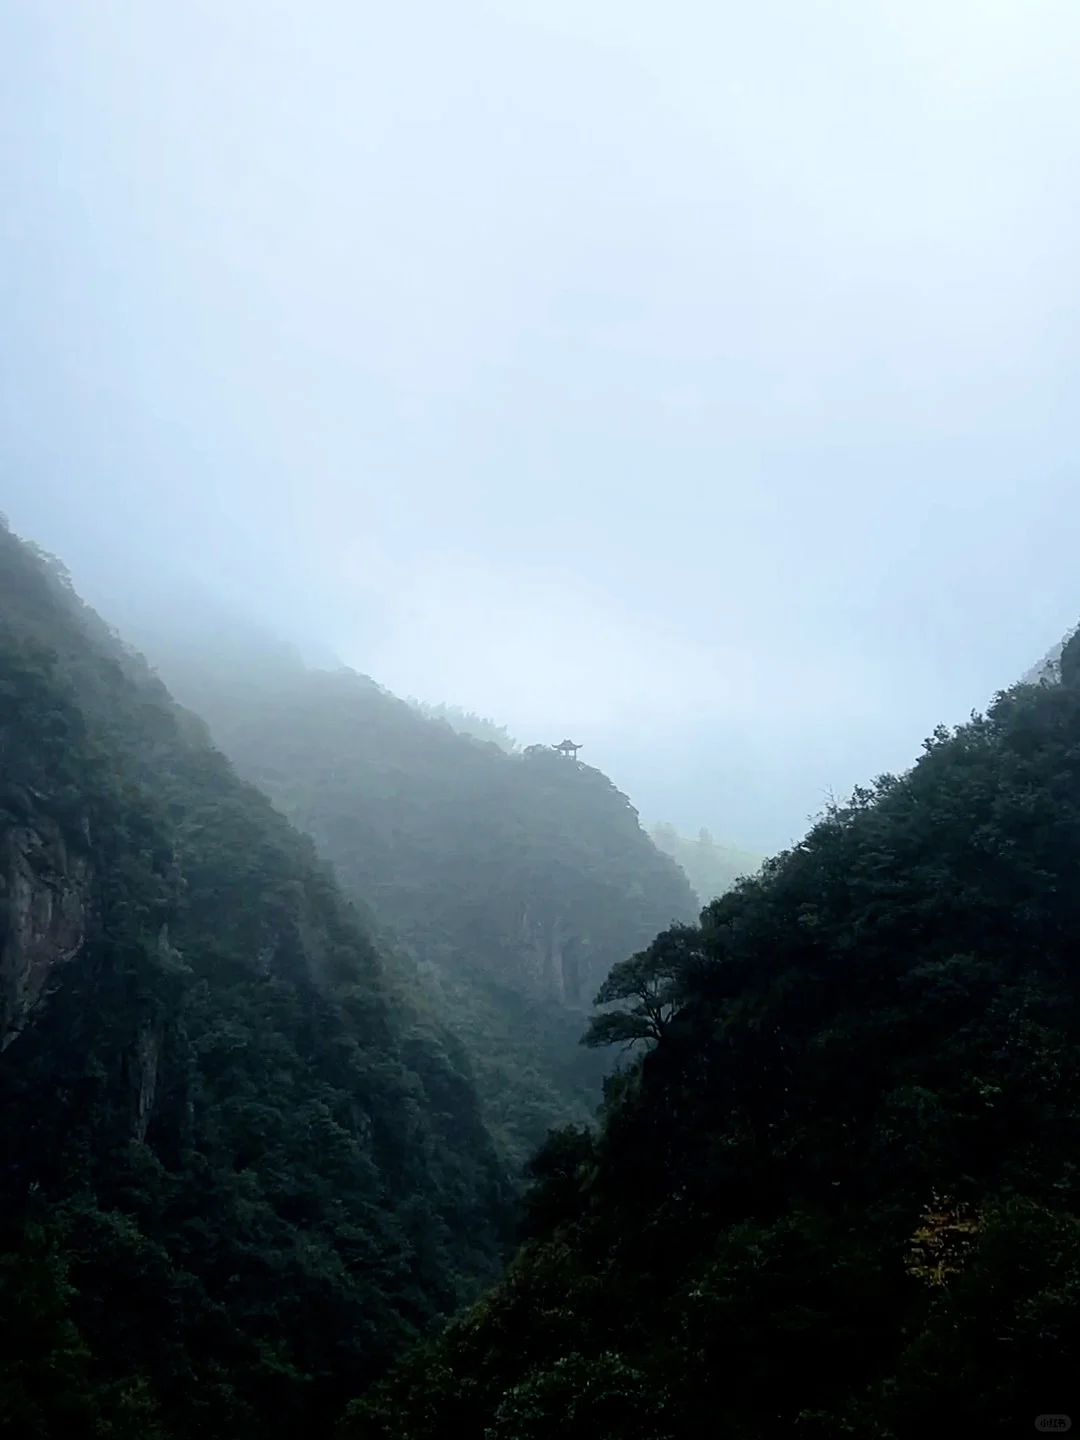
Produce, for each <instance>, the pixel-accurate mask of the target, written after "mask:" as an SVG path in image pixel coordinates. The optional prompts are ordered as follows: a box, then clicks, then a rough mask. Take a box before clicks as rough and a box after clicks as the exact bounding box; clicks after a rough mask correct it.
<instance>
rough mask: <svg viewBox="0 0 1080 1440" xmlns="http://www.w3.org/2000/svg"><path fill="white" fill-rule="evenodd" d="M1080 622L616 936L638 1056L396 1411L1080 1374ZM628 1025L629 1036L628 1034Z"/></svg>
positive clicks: (982, 1393)
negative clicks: (802, 832)
mask: <svg viewBox="0 0 1080 1440" xmlns="http://www.w3.org/2000/svg"><path fill="white" fill-rule="evenodd" d="M1074 650H1075V651H1076V652H1077V653H1080V640H1078V641H1077V643H1076V645H1075V646H1073V647H1072V649H1070V647H1069V646H1066V650H1065V654H1064V655H1063V657H1062V663H1061V669H1060V673H1061V677H1062V682H1061V683H1060V684H1056V685H1046V686H1020V687H1017V688H1016V689H1014V690H1012V691H1010V692H1009V693H1007V694H1005V695H1003V696H1000V697H999V698H998V699H997V700H996V702H995V704H994V705H993V707H992V708H991V710H990V711H989V713H988V714H987V715H986V716H984V717H978V718H974V719H973V720H972V721H971V723H970V724H968V725H965V726H964V727H962V728H960V729H959V730H957V731H956V732H954V733H947V732H946V731H944V730H941V731H939V732H937V733H936V734H935V735H934V736H933V738H932V739H931V740H930V741H928V743H927V746H926V751H925V754H924V755H923V756H922V757H921V759H920V760H919V762H918V763H917V765H916V766H915V767H914V768H913V770H912V771H911V772H909V773H908V774H906V775H904V776H901V777H891V776H885V777H882V778H881V779H879V780H878V781H877V782H876V783H875V784H874V785H873V786H872V787H871V788H869V789H865V790H859V791H857V792H856V794H855V795H854V797H853V798H852V800H851V802H850V804H848V805H846V806H842V807H833V808H832V809H830V810H829V811H828V812H827V813H826V815H825V816H824V818H823V819H822V820H821V821H820V822H819V823H818V824H816V825H815V826H814V828H813V829H812V830H811V832H810V833H809V834H808V836H807V838H806V839H805V840H804V841H803V842H802V843H801V844H799V845H798V846H796V847H795V848H794V849H793V850H791V851H790V852H787V853H785V854H783V855H781V856H779V857H778V858H776V859H773V860H771V861H769V862H767V863H766V864H765V866H764V867H763V869H762V872H761V873H760V874H759V875H758V876H756V877H753V878H751V879H746V880H743V881H742V882H740V883H739V884H738V885H737V886H736V887H735V889H734V890H733V891H731V892H730V893H729V894H727V895H725V896H723V897H722V898H720V899H718V900H716V901H714V902H713V903H712V905H711V906H710V907H709V908H708V909H707V910H706V911H705V913H704V914H703V916H702V919H701V923H700V924H699V925H696V926H676V927H674V928H671V929H669V930H668V931H667V932H665V933H664V934H662V935H661V936H659V937H658V938H657V940H656V941H655V942H654V944H653V945H652V946H650V947H647V948H646V949H645V950H644V951H640V952H638V953H637V954H635V955H634V956H633V957H632V958H629V959H627V960H626V961H624V962H623V963H622V964H621V965H620V966H618V967H616V969H615V971H614V972H613V975H612V977H611V979H610V981H609V983H608V986H607V989H606V992H605V993H606V995H607V997H608V998H610V999H612V1000H616V1001H618V1002H619V1003H620V1005H621V1007H622V1018H619V1019H613V1018H611V1017H610V1016H604V1017H598V1018H597V1020H596V1021H595V1022H594V1025H593V1031H592V1039H593V1040H594V1041H596V1042H597V1043H601V1042H605V1041H616V1042H621V1043H624V1044H626V1043H629V1044H632V1045H633V1047H634V1051H637V1052H639V1053H638V1054H637V1058H636V1059H634V1060H632V1061H630V1062H628V1063H627V1065H626V1066H625V1067H624V1069H623V1070H622V1071H621V1072H620V1073H619V1074H618V1075H617V1076H616V1077H615V1078H614V1079H613V1080H612V1081H611V1082H609V1085H608V1094H607V1101H606V1106H605V1112H604V1116H603V1121H602V1125H601V1128H600V1130H599V1132H598V1133H597V1134H592V1133H590V1132H588V1131H586V1130H582V1129H573V1128H571V1129H568V1130H565V1131H564V1132H562V1133H560V1134H557V1135H555V1136H553V1137H552V1139H551V1140H550V1142H549V1143H548V1144H547V1146H546V1147H545V1148H544V1149H543V1150H542V1151H541V1153H540V1154H539V1155H538V1156H537V1157H536V1159H535V1160H534V1162H533V1165H532V1172H533V1175H534V1186H533V1189H532V1192H531V1194H530V1195H529V1197H528V1224H527V1239H526V1242H525V1244H524V1246H523V1248H522V1249H521V1250H520V1252H519V1253H518V1255H517V1256H516V1258H515V1259H514V1261H513V1262H512V1264H511V1265H510V1268H509V1270H508V1273H507V1275H506V1277H505V1278H504V1280H503V1281H502V1283H501V1284H500V1285H499V1286H498V1287H497V1288H496V1289H495V1290H494V1291H493V1292H492V1293H491V1294H490V1295H488V1296H487V1297H486V1298H485V1299H483V1300H482V1301H480V1302H479V1303H478V1304H477V1305H476V1306H475V1307H473V1308H472V1309H471V1310H470V1311H469V1312H468V1313H467V1314H465V1315H464V1316H463V1317H462V1318H460V1319H458V1320H457V1321H455V1322H454V1323H453V1324H452V1325H451V1326H450V1327H449V1328H448V1329H447V1331H446V1332H445V1333H444V1334H443V1336H442V1337H441V1338H439V1339H437V1340H436V1341H434V1342H432V1343H431V1344H429V1345H427V1346H424V1347H421V1348H420V1349H418V1350H417V1351H415V1352H414V1353H413V1354H412V1355H411V1356H410V1358H409V1359H408V1361H407V1362H406V1363H405V1364H404V1365H403V1367H402V1368H401V1369H399V1370H398V1371H397V1372H396V1373H395V1375H394V1377H393V1379H392V1380H391V1381H389V1382H387V1383H386V1384H384V1385H381V1386H377V1387H376V1388H375V1389H374V1390H373V1391H371V1392H369V1393H368V1394H367V1395H366V1396H365V1397H364V1398H363V1399H362V1400H361V1401H360V1402H358V1403H357V1404H356V1405H355V1406H354V1407H353V1411H352V1415H351V1419H350V1421H349V1422H347V1423H346V1425H345V1427H344V1430H343V1433H344V1434H346V1435H348V1436H357V1437H365V1440H375V1437H390V1436H393V1437H394V1440H437V1437H438V1440H441V1437H449V1436H460V1437H467V1440H555V1437H558V1440H573V1437H578V1436H581V1437H586V1436H587V1437H589V1440H631V1437H633V1440H679V1437H685V1436H698V1435H721V1436H725V1437H733V1440H771V1437H774V1436H775V1437H777V1440H779V1437H791V1436H812V1437H821V1440H826V1437H828V1440H832V1437H837V1436H845V1435H851V1436H859V1437H865V1440H917V1437H922V1436H924V1435H930V1434H938V1433H941V1434H964V1435H980V1436H982V1435H986V1436H993V1435H1007V1434H1013V1433H1020V1432H1021V1431H1022V1432H1023V1433H1025V1434H1026V1433H1031V1428H1032V1424H1033V1421H1034V1418H1035V1416H1037V1415H1039V1414H1045V1413H1060V1412H1064V1413H1066V1414H1069V1413H1071V1415H1072V1416H1073V1419H1074V1421H1075V1419H1076V1416H1077V1406H1078V1405H1080V1362H1078V1358H1077V1357H1078V1356H1080V964H1078V956H1080V683H1078V682H1080V664H1078V663H1076V662H1075V660H1074V656H1073V653H1072V652H1073V651H1074ZM633 1053H634V1052H633V1051H632V1052H631V1054H633Z"/></svg>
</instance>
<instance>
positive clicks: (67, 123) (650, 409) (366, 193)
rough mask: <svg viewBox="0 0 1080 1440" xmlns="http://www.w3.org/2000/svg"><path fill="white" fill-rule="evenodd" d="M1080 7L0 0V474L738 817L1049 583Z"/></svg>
mask: <svg viewBox="0 0 1080 1440" xmlns="http://www.w3.org/2000/svg"><path fill="white" fill-rule="evenodd" d="M1078 54H1080V6H1078V5H1077V4H1076V0H996V3H995V0H970V3H967V0H833V3H827V0H754V3H753V4H745V3H738V4H736V3H723V0H664V3H659V0H651V3H645V0H483V3H481V0H473V3H466V0H431V3H413V0H393V3H389V4H388V3H365V0H290V3H286V0H0V165H2V174H0V178H2V181H3V184H2V187H0V317H2V321H0V462H2V468H0V508H3V509H5V510H6V511H7V512H8V513H9V515H10V517H11V520H12V522H13V524H14V525H15V527H16V528H17V529H18V530H20V531H21V532H22V533H25V534H28V535H30V536H32V537H33V538H36V539H37V540H39V541H40V542H41V543H43V544H45V545H46V546H47V547H49V548H51V549H55V550H57V551H59V552H60V553H61V554H62V555H63V557H64V558H65V559H66V560H67V561H68V563H69V564H70V566H71V568H72V570H73V571H74V573H75V577H76V581H77V582H78V583H79V584H80V585H81V586H82V588H83V589H84V591H85V592H86V593H87V594H88V596H89V597H90V598H91V599H93V600H94V601H95V602H99V603H100V604H101V605H102V607H103V608H105V609H106V610H108V609H109V608H112V609H113V610H114V612H119V611H120V610H121V609H123V607H124V605H125V604H126V603H128V601H127V600H126V599H125V596H124V591H125V587H126V590H127V591H128V592H129V594H130V592H131V591H132V590H134V589H137V588H138V587H139V586H142V585H144V584H148V583H150V582H151V581H153V580H155V579H157V578H160V577H161V576H162V575H163V574H164V573H166V572H167V571H168V570H169V568H170V567H171V568H172V570H173V571H175V572H176V573H177V574H193V575H196V576H198V577H200V578H201V579H203V580H204V581H207V582H209V583H210V584H212V585H213V586H214V587H215V588H217V589H218V590H219V591H220V592H221V593H222V594H223V595H224V596H226V597H228V598H231V599H237V598H239V597H244V596H246V597H247V598H248V599H249V601H250V603H251V605H252V607H253V608H254V609H255V610H256V611H257V612H258V614H259V615H260V616H262V617H263V618H264V619H266V620H267V621H268V622H269V623H271V624H273V625H275V626H276V627H278V628H279V629H282V630H286V631H291V632H293V633H297V634H303V635H307V636H311V637H318V638H319V639H321V640H322V641H323V642H325V644H327V645H328V646H330V647H332V648H333V649H334V650H335V651H336V652H337V653H338V654H340V655H341V656H342V658H343V659H345V660H346V661H348V662H349V663H352V664H355V665H356V666H357V667H358V668H360V669H363V670H366V671H368V672H370V673H371V674H373V675H374V676H375V677H376V678H377V679H379V680H381V681H382V682H383V683H384V684H387V685H389V686H390V687H391V688H393V689H396V690H398V691H399V692H402V693H411V694H415V695H419V696H422V697H424V698H429V699H446V700H449V701H453V702H458V703H461V704H464V705H466V706H469V707H471V708H475V709H479V710H481V711H484V712H486V713H490V714H492V715H494V716H495V717H497V718H498V719H500V720H503V721H505V722H506V723H507V724H508V725H509V726H510V728H511V730H512V731H513V732H514V733H516V734H517V735H519V736H520V737H521V738H523V739H524V740H526V741H532V740H537V739H539V740H557V739H560V738H562V735H563V734H564V733H567V732H569V733H570V734H571V735H572V738H574V739H576V740H580V741H583V742H585V744H586V746H587V749H586V750H585V751H583V752H582V758H583V759H589V760H591V761H592V762H593V763H596V764H600V765H601V766H603V767H604V768H605V769H607V770H608V771H609V773H610V774H612V776H613V778H614V779H615V780H616V781H617V783H619V784H620V785H622V786H623V788H625V789H627V790H628V791H629V793H630V794H631V795H632V797H633V798H634V799H635V802H636V803H637V804H638V805H639V807H640V808H641V810H642V811H643V813H644V814H645V815H646V816H647V817H649V818H652V817H653V816H662V817H664V818H669V819H671V820H673V821H675V822H676V823H678V824H681V825H683V826H684V827H696V826H697V825H699V824H709V825H711V826H713V828H714V829H715V830H716V831H717V832H718V833H722V834H724V835H725V836H727V837H728V838H730V839H732V840H735V841H741V842H744V843H746V844H748V845H757V846H761V847H767V848H771V847H774V846H777V845H780V844H783V843H786V842H787V841H788V840H790V839H791V838H793V837H795V836H796V835H797V834H798V833H800V832H801V830H802V829H803V828H804V822H805V818H806V816H807V814H808V813H809V812H811V811H814V810H817V809H818V808H819V807H820V805H821V803H822V801H823V798H824V796H825V794H826V792H827V791H828V790H829V789H830V788H832V789H834V790H836V791H837V792H838V793H844V792H846V791H848V790H849V789H850V787H851V785H852V784H853V783H855V782H857V781H859V780H865V779H867V778H869V777H870V776H872V775H873V774H875V773H877V772H878V771H880V770H883V769H886V768H896V767H899V766H903V765H905V764H906V763H908V762H909V761H910V760H911V759H913V758H914V756H915V754H916V753H917V751H918V749H919V746H920V744H921V741H922V738H923V737H924V736H925V735H926V734H927V733H928V732H929V731H930V729H931V728H932V727H933V725H934V724H935V723H936V722H937V721H938V720H947V721H955V720H960V719H963V718H964V717H965V716H966V714H967V713H968V712H969V711H970V710H971V709H972V708H973V707H976V706H982V705H983V704H985V702H986V701H987V700H988V699H989V697H990V696H991V694H992V693H993V691H994V690H995V689H996V688H997V687H999V686H1001V685H1005V684H1008V683H1010V682H1011V681H1012V680H1013V679H1014V678H1016V677H1017V676H1018V675H1019V674H1020V673H1021V672H1022V671H1023V670H1025V669H1026V668H1027V667H1028V666H1029V665H1030V664H1031V662H1032V661H1033V660H1035V659H1037V658H1038V657H1039V656H1040V655H1041V654H1042V653H1043V651H1045V650H1046V649H1047V648H1048V647H1049V646H1050V645H1051V644H1052V643H1053V641H1054V640H1055V639H1056V638H1057V637H1058V636H1059V635H1060V633H1061V632H1062V631H1063V630H1064V629H1065V628H1066V627H1067V626H1068V625H1070V624H1071V623H1072V622H1073V621H1074V620H1075V619H1076V618H1077V617H1078V616H1080V567H1078V566H1077V563H1076V556H1077V540H1078V531H1080V463H1078V460H1080V457H1078V452H1077V441H1078V434H1080V394H1078V389H1077V382H1078V379H1080V364H1078V360H1080V330H1078V301H1080V265H1078V263H1077V256H1078V254H1080V244H1078V242H1080V235H1078V229H1080V225H1078V221H1080V87H1078V86H1077V84H1076V70H1077V58H1078Z"/></svg>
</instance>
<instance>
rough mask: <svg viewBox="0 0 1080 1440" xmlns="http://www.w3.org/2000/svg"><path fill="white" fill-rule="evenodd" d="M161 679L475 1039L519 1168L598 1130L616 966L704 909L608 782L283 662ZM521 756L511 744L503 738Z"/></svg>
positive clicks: (477, 1063) (342, 673) (343, 678)
mask: <svg viewBox="0 0 1080 1440" xmlns="http://www.w3.org/2000/svg"><path fill="white" fill-rule="evenodd" d="M157 653H158V656H159V658H160V664H161V668H162V673H163V674H164V675H165V676H166V677H167V679H168V681H169V683H170V685H172V686H173V687H174V689H175V691H176V693H177V694H178V695H179V696H180V697H181V698H182V699H183V700H184V702H185V703H186V704H188V705H189V706H190V707H191V708H192V709H194V710H195V711H197V712H198V713H199V714H200V715H202V716H203V717H204V718H205V719H206V721H207V722H208V724H209V725H210V728H211V731H212V733H213V735H214V737H215V739H216V740H217V742H218V743H219V744H220V745H221V746H222V748H223V749H224V750H225V752H226V753H227V754H228V755H229V756H230V757H231V758H232V760H233V762H234V763H235V764H236V766H237V768H238V769H239V771H240V773H241V774H243V775H244V776H245V777H246V778H247V779H249V780H251V781H253V782H254V783H255V784H256V785H258V786H259V787H260V789H262V790H263V791H264V792H265V793H266V794H267V795H269V796H270V797H271V798H272V799H273V800H274V802H275V804H277V805H278V806H279V807H280V808H281V809H282V810H283V811H284V813H285V814H287V815H288V816H289V817H290V818H291V819H292V820H293V821H294V822H295V823H296V824H297V825H299V826H300V827H301V828H302V829H303V830H305V831H306V832H307V833H308V834H310V835H311V836H312V837H313V838H314V840H315V842H316V844H317V845H318V847H319V849H320V851H321V852H322V854H323V855H325V856H326V857H327V858H328V859H330V860H331V861H332V862H333V863H334V865H335V867H336V869H337V872H338V874H339V876H340V877H341V879H342V881H343V882H344V884H345V885H346V887H347V888H348V890H349V892H350V893H351V894H353V895H355V896H357V897H360V898H362V899H363V900H364V902H365V903H367V904H369V905H370V906H371V907H372V909H373V911H374V913H375V915H376V917H377V919H378V920H379V922H381V924H382V925H383V926H385V927H386V928H387V930H388V931H390V932H392V933H393V935H394V937H396V940H397V942H398V943H399V945H400V947H401V948H403V949H404V951H405V952H406V953H407V955H408V957H409V963H410V964H411V973H412V976H413V980H414V983H415V985H416V986H418V987H419V989H420V990H421V991H423V993H425V994H426V995H428V996H429V997H431V999H432V1003H433V1004H434V1005H435V1006H436V1007H437V1009H438V1011H439V1013H441V1014H443V1015H445V1016H446V1017H447V1019H448V1023H449V1024H450V1025H451V1027H452V1028H453V1030H454V1032H455V1034H456V1035H457V1036H458V1037H459V1038H460V1039H461V1041H462V1042H463V1043H464V1044H465V1046H466V1049H467V1051H468V1053H469V1055H470V1057H471V1060H472V1064H473V1066H474V1068H475V1071H476V1076H477V1083H478V1086H479V1088H480V1093H481V1096H482V1099H483V1103H484V1113H485V1115H486V1117H487V1119H488V1123H489V1125H490V1126H491V1128H492V1131H493V1133H494V1134H495V1136H496V1138H497V1139H498V1141H499V1143H500V1146H501V1147H502V1152H503V1154H504V1155H505V1156H506V1158H507V1163H508V1164H510V1165H511V1166H512V1167H516V1168H520V1166H521V1165H522V1164H523V1163H524V1161H525V1159H526V1158H527V1157H528V1155H529V1154H530V1153H531V1152H532V1150H533V1149H534V1147H535V1146H536V1144H538V1143H539V1142H540V1141H541V1140H542V1139H543V1137H544V1135H545V1134H546V1132H547V1130H548V1129H549V1128H550V1127H551V1126H552V1125H557V1124H561V1123H564V1122H566V1121H567V1120H578V1121H585V1120H589V1119H591V1118H592V1116H593V1113H594V1110H595V1107H596V1105H597V1104H598V1102H599V1098H600V1082H601V1078H602V1075H603V1072H604V1070H605V1068H606V1062H605V1061H604V1060H602V1059H601V1058H600V1057H598V1056H597V1055H595V1054H592V1053H590V1052H589V1051H587V1050H584V1049H583V1048H582V1047H581V1045H580V1043H579V1041H580V1037H581V1034H582V1031H583V1029H584V1026H585V1022H586V1018H587V1012H588V1010H589V1007H590V1006H591V1004H592V1001H593V998H594V996H595V995H596V993H597V991H598V990H599V988H600V986H601V985H602V983H603V981H604V980H605V978H606V976H607V975H608V973H609V971H610V970H611V967H612V966H613V965H615V964H617V963H618V962H619V961H621V960H624V959H625V958H626V957H627V956H628V955H630V954H632V953H633V952H634V951H636V950H639V949H640V948H641V947H642V946H644V945H647V944H648V943H649V941H650V940H651V939H652V937H653V936H654V935H655V933H656V932H657V930H659V929H661V928H663V927H664V926H665V925H668V924H670V923H671V922H672V920H675V919H682V920H685V919H690V918H692V917H693V916H694V915H695V914H696V913H697V910H698V904H697V900H696V897H695V895H694V894H693V892H692V889H691V887H690V884H689V883H688V881H687V879H686V877H685V875H684V874H683V872H682V871H681V870H680V869H679V867H678V865H676V864H675V863H674V862H673V861H672V859H671V858H670V857H669V856H667V855H664V854H662V853H661V852H660V851H659V850H658V849H657V847H656V846H655V845H654V843H653V841H652V840H651V839H650V838H649V836H648V835H647V834H646V833H645V832H644V830H643V829H642V828H641V825H640V823H639V820H638V816H637V812H636V811H635V810H634V808H633V806H632V805H631V804H630V801H629V800H628V799H627V797H626V796H625V795H623V794H621V793H620V792H619V791H618V790H617V789H616V788H615V787H614V785H612V783H611V782H610V781H609V780H608V779H607V777H606V776H604V775H603V774H601V772H600V771H598V770H596V769H593V768H592V767H590V766H587V765H584V764H580V763H578V762H577V761H574V760H568V759H565V758H563V757H562V756H559V755H557V754H555V753H554V752H553V751H552V750H551V749H549V748H547V747H545V746H532V747H529V748H528V749H526V750H524V751H520V750H510V749H508V747H507V743H506V742H507V740H508V737H506V736H505V732H503V731H501V729H499V727H494V730H495V736H494V738H489V735H490V733H491V732H490V729H489V722H484V723H483V724H482V725H480V726H479V727H478V728H479V731H480V736H481V737H482V738H478V736H477V735H474V734H470V733H462V731H463V730H464V728H465V725H466V724H468V725H470V726H471V725H472V723H473V722H472V718H470V717H464V718H463V712H456V711H451V710H446V711H445V712H444V713H440V707H430V708H431V709H432V710H434V711H435V713H425V712H424V710H422V709H421V708H420V707H418V706H417V705H416V704H409V703H407V702H405V701H403V700H400V699H398V698H396V697H395V696H393V695H391V694H390V693H389V692H387V691H386V690H384V689H383V688H382V687H380V686H379V685H378V684H376V683H375V682H374V681H373V680H371V679H370V678H368V677H365V676H362V675H359V674H357V673H355V672H353V671H350V670H339V671H336V672H323V671H315V670H309V669H305V668H304V667H303V665H302V664H300V663H299V662H298V661H297V660H296V659H295V657H293V658H291V659H290V658H286V657H284V656H283V655H281V653H280V652H276V653H277V654H278V661H277V663H274V662H273V657H272V654H271V652H269V651H268V652H267V653H266V655H265V656H262V657H255V656H252V657H250V658H249V660H248V661H247V662H244V663H240V664H233V663H231V662H230V663H228V664H215V663H214V657H213V654H212V653H211V652H210V651H209V650H208V651H206V652H205V653H203V652H200V651H199V650H198V648H197V647H196V648H192V647H186V648H184V649H183V650H182V651H181V650H178V649H176V648H173V649H172V650H169V649H168V647H166V646H165V645H162V646H160V647H159V649H158V652H157ZM510 743H512V742H510Z"/></svg>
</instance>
